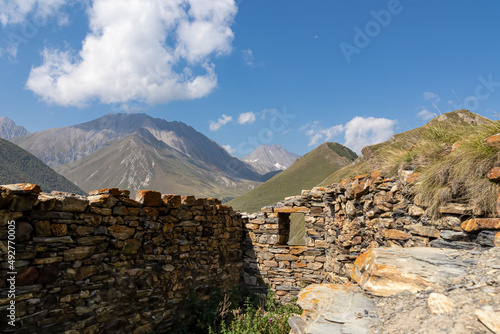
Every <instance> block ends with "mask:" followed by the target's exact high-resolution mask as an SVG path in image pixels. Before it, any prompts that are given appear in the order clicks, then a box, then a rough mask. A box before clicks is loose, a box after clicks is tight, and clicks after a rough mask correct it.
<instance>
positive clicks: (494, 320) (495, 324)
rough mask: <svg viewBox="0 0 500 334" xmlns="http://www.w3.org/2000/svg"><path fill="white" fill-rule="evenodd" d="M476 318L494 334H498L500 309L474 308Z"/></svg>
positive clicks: (499, 330) (499, 329)
mask: <svg viewBox="0 0 500 334" xmlns="http://www.w3.org/2000/svg"><path fill="white" fill-rule="evenodd" d="M475 314H476V316H477V318H478V319H479V320H480V321H481V322H482V323H483V324H484V325H485V326H486V327H488V329H489V330H491V331H492V332H493V333H495V334H500V311H496V312H495V311H492V310H476V312H475Z"/></svg>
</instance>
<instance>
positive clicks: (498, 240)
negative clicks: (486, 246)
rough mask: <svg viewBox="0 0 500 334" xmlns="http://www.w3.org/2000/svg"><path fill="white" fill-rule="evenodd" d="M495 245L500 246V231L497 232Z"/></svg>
mask: <svg viewBox="0 0 500 334" xmlns="http://www.w3.org/2000/svg"><path fill="white" fill-rule="evenodd" d="M494 245H495V247H500V232H498V233H497V234H495V241H494Z"/></svg>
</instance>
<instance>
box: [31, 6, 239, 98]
mask: <svg viewBox="0 0 500 334" xmlns="http://www.w3.org/2000/svg"><path fill="white" fill-rule="evenodd" d="M236 12H237V7H236V5H235V3H234V0H217V1H214V0H169V1H165V0H129V1H127V4H126V6H125V5H124V4H123V1H120V0H94V1H93V2H92V7H91V8H89V10H88V15H89V33H88V34H87V36H86V38H85V40H84V41H83V43H82V49H81V50H80V51H79V52H78V53H77V54H75V53H74V52H71V51H68V50H59V49H55V50H54V49H45V50H44V51H43V54H42V56H43V63H42V65H41V66H38V67H34V68H33V69H32V70H31V73H30V76H29V78H28V81H27V84H26V86H27V88H28V89H30V90H32V91H33V92H35V93H36V94H38V95H39V96H41V97H42V99H43V100H45V101H46V102H49V103H56V104H59V105H63V106H79V107H81V106H84V105H86V104H88V103H89V102H92V101H98V102H100V103H106V104H111V103H126V102H128V101H140V102H144V103H147V104H158V103H166V102H169V101H172V100H188V99H195V98H200V97H203V96H206V95H207V94H209V93H210V92H212V91H213V90H214V89H215V88H216V86H217V76H216V74H215V71H214V65H213V63H212V62H211V58H212V57H214V56H218V55H224V54H229V53H230V52H231V51H232V46H231V44H232V40H233V38H234V34H233V31H232V30H231V25H232V24H233V21H234V16H235V15H236Z"/></svg>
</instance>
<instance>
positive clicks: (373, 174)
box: [370, 169, 382, 179]
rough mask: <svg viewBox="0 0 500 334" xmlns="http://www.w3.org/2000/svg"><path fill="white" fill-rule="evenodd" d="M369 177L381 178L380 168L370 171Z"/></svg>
mask: <svg viewBox="0 0 500 334" xmlns="http://www.w3.org/2000/svg"><path fill="white" fill-rule="evenodd" d="M370 178H371V179H381V178H382V171H381V170H380V169H377V170H374V171H373V172H371V173H370Z"/></svg>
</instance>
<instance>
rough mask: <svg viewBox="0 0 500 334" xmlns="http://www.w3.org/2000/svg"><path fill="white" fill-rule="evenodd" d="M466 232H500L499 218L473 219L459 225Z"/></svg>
mask: <svg viewBox="0 0 500 334" xmlns="http://www.w3.org/2000/svg"><path fill="white" fill-rule="evenodd" d="M461 227H462V229H463V230H464V231H466V232H477V231H482V230H500V218H474V219H469V220H466V221H464V222H463V223H462V225H461Z"/></svg>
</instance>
